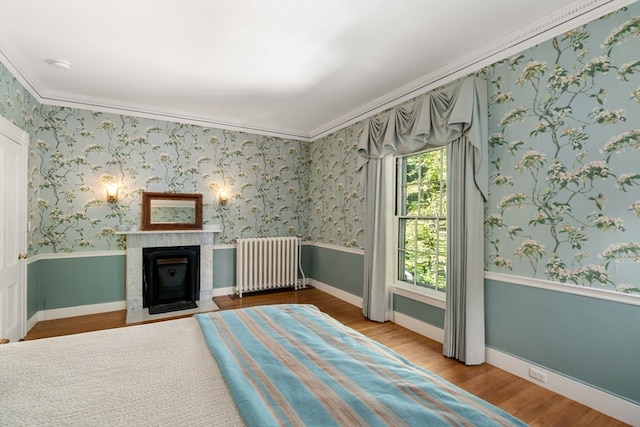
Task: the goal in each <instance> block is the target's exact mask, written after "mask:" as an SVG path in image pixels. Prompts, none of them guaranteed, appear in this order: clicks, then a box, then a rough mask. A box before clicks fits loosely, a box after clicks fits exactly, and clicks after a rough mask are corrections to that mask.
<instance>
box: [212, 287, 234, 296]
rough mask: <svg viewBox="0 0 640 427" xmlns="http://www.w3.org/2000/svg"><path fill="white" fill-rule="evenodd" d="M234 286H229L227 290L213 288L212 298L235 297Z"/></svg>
mask: <svg viewBox="0 0 640 427" xmlns="http://www.w3.org/2000/svg"><path fill="white" fill-rule="evenodd" d="M235 289H236V288H235V287H234V286H227V287H226V288H213V292H212V293H211V296H212V297H224V296H227V295H233V294H234V293H235Z"/></svg>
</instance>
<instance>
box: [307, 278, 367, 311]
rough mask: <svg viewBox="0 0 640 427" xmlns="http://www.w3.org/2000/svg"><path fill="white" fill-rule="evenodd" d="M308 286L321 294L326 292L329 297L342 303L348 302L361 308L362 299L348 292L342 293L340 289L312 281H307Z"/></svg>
mask: <svg viewBox="0 0 640 427" xmlns="http://www.w3.org/2000/svg"><path fill="white" fill-rule="evenodd" d="M309 285H311V286H313V287H314V288H316V289H319V290H321V291H322V292H326V293H328V294H329V295H333V296H334V297H336V298H339V299H341V300H342V301H345V302H348V303H349V304H351V305H355V306H356V307H358V308H362V298H361V297H359V296H356V295H353V294H350V293H349V292H346V291H343V290H342V289H338V288H334V287H333V286H331V285H327V284H326V283H322V282H319V281H317V280H313V279H309Z"/></svg>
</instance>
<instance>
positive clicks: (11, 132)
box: [0, 116, 29, 338]
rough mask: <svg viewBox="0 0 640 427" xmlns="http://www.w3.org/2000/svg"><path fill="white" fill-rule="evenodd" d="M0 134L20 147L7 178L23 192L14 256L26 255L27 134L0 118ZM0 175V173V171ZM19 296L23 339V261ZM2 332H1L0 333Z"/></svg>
mask: <svg viewBox="0 0 640 427" xmlns="http://www.w3.org/2000/svg"><path fill="white" fill-rule="evenodd" d="M0 134H2V136H5V137H7V138H8V139H10V140H12V141H14V142H16V143H17V144H18V145H19V146H20V147H21V153H20V154H21V165H19V168H18V176H16V177H9V178H13V179H18V182H19V186H20V187H23V189H24V191H20V192H19V193H18V200H16V201H15V204H14V206H15V207H16V209H17V210H18V216H17V218H18V224H15V226H17V227H18V228H19V233H18V234H19V236H20V238H19V241H18V246H19V247H17V248H15V255H16V257H17V256H18V254H19V253H24V254H26V253H27V251H28V247H27V232H28V231H27V224H28V221H27V212H28V210H27V208H28V187H27V170H28V154H29V151H28V150H29V134H28V133H27V132H25V131H23V130H22V129H20V128H19V127H18V126H16V125H14V124H13V123H11V122H10V121H9V120H7V119H6V118H4V117H2V116H0ZM0 173H2V172H1V171H0ZM6 178H7V177H4V176H3V177H1V178H0V179H3V180H4V179H6ZM18 274H19V280H20V284H19V290H18V292H19V294H18V298H19V299H20V302H19V307H17V309H18V312H19V313H18V316H19V326H18V329H19V333H20V338H24V336H25V335H26V334H27V261H26V260H25V259H23V260H21V262H20V263H19V273H18ZM0 332H2V331H0ZM0 338H1V337H0Z"/></svg>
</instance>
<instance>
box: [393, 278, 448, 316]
mask: <svg viewBox="0 0 640 427" xmlns="http://www.w3.org/2000/svg"><path fill="white" fill-rule="evenodd" d="M391 289H392V292H393V293H394V294H395V295H400V296H402V297H405V298H409V299H412V300H414V301H418V302H421V303H423V304H428V305H432V306H434V307H438V308H441V309H442V310H445V309H446V307H447V302H446V300H445V298H444V295H442V297H440V296H439V295H433V294H427V293H426V292H420V291H419V290H417V289H411V288H410V287H408V286H402V285H400V284H394V285H393V286H392V287H391Z"/></svg>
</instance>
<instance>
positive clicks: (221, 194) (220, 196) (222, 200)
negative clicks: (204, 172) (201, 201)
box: [218, 190, 229, 205]
mask: <svg viewBox="0 0 640 427" xmlns="http://www.w3.org/2000/svg"><path fill="white" fill-rule="evenodd" d="M218 200H219V201H220V204H221V205H226V204H227V202H228V201H229V193H227V192H226V190H220V192H219V193H218Z"/></svg>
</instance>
